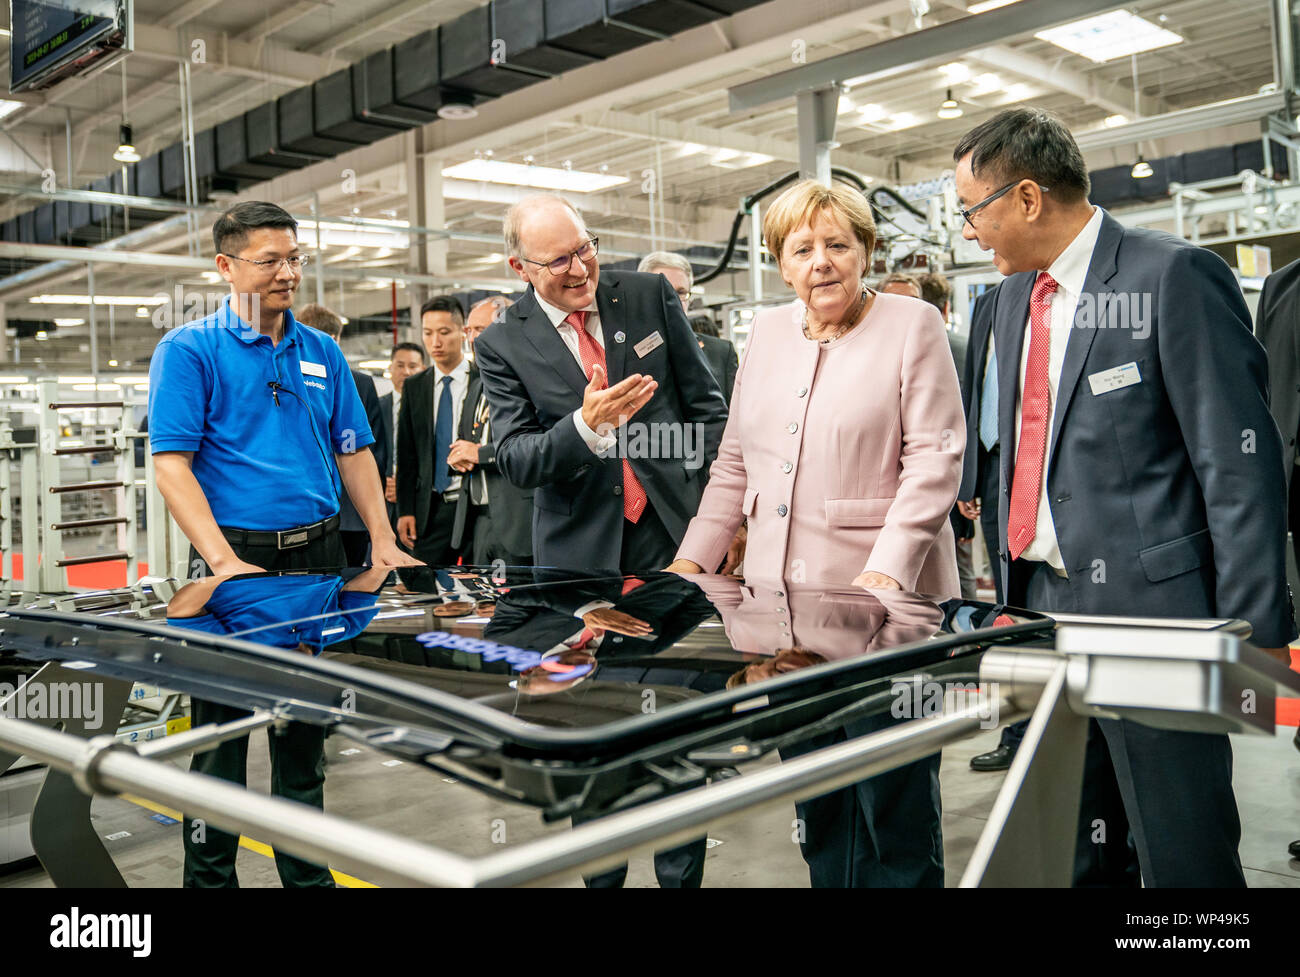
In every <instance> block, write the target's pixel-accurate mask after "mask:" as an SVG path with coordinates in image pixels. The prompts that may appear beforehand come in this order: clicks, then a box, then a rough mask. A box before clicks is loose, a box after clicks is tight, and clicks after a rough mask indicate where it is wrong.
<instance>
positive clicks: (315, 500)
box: [149, 300, 375, 530]
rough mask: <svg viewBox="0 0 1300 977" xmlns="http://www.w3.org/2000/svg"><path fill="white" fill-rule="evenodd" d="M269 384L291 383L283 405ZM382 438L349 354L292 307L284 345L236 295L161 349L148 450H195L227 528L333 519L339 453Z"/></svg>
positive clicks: (153, 376)
mask: <svg viewBox="0 0 1300 977" xmlns="http://www.w3.org/2000/svg"><path fill="white" fill-rule="evenodd" d="M272 382H275V383H278V384H279V385H280V386H281V387H282V388H283V389H281V390H280V391H279V404H278V405H277V404H276V397H275V396H274V395H273V391H272V388H271V386H270V384H271V383H272ZM374 440H375V438H374V435H373V434H372V433H371V431H370V424H369V423H368V422H367V420H366V412H365V409H364V408H363V407H362V406H361V398H360V397H359V396H358V395H357V387H356V383H355V382H354V381H353V379H352V372H351V370H350V369H349V368H348V364H347V361H346V360H345V359H344V357H343V351H342V350H340V349H339V347H338V344H337V343H335V342H334V340H333V339H331V338H330V337H329V336H327V335H325V334H324V333H323V332H320V331H318V330H316V329H312V328H311V327H309V326H304V325H303V324H302V323H300V322H298V321H297V320H295V319H294V317H293V314H292V313H290V312H285V314H284V337H283V338H282V339H281V340H280V343H279V345H272V343H271V339H270V337H269V336H263V335H262V334H260V333H259V332H257V331H256V330H255V329H253V328H252V327H251V326H249V325H248V324H247V323H246V322H244V321H243V320H242V319H241V318H240V317H239V315H238V313H236V312H235V311H233V310H232V309H231V308H230V302H229V300H227V301H225V302H223V303H222V305H221V308H220V309H218V310H217V311H216V312H214V313H213V314H212V315H210V316H208V317H207V318H205V319H200V320H198V321H197V322H190V323H187V324H185V325H183V326H180V327H178V328H176V329H173V330H172V331H171V332H169V333H167V335H165V336H163V338H162V341H161V342H159V343H158V346H157V348H156V349H155V350H154V353H153V359H152V361H151V362H150V364H149V444H150V450H151V451H152V452H153V453H154V454H157V453H158V452H160V451H192V452H194V461H193V471H194V477H195V478H196V479H197V480H198V483H199V487H200V488H202V489H203V494H204V495H205V496H206V497H207V500H208V505H209V506H211V507H212V514H213V516H215V517H216V520H217V525H219V526H228V527H233V528H237V529H262V530H280V529H292V528H294V527H296V526H307V525H310V524H311V523H314V522H319V521H320V520H322V519H326V518H328V517H330V516H332V515H334V514H335V513H336V512H338V511H339V500H340V498H341V495H342V492H343V485H342V480H341V479H340V478H339V471H338V465H337V464H336V462H335V460H334V454H335V453H336V452H337V453H339V454H348V453H351V452H354V451H357V450H359V449H361V448H364V447H367V446H368V445H371V444H373V443H374Z"/></svg>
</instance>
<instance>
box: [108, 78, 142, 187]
mask: <svg viewBox="0 0 1300 977" xmlns="http://www.w3.org/2000/svg"><path fill="white" fill-rule="evenodd" d="M113 159H115V160H117V161H118V162H119V163H138V162H140V154H139V153H137V152H136V151H135V140H134V139H133V138H132V136H131V123H129V122H127V121H126V61H123V62H122V126H121V128H119V129H118V131H117V151H116V152H114V153H113Z"/></svg>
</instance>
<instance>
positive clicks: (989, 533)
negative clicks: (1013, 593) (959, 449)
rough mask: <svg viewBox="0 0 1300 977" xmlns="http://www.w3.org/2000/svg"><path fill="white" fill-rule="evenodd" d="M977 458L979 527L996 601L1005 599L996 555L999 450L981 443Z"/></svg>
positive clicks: (1000, 601) (1000, 489)
mask: <svg viewBox="0 0 1300 977" xmlns="http://www.w3.org/2000/svg"><path fill="white" fill-rule="evenodd" d="M975 455H976V457H977V458H978V459H979V473H978V476H979V477H978V478H977V480H976V485H977V487H978V488H979V493H980V528H981V529H982V530H984V548H985V549H986V550H987V551H988V554H989V570H990V572H991V573H992V574H993V589H994V590H995V591H996V592H997V595H998V603H999V604H1001V603H1003V601H1004V600H1005V598H1004V597H1003V595H1002V564H1001V562H1000V560H999V557H998V493H999V492H1001V491H1002V487H1001V483H1000V481H999V479H1000V475H999V472H998V468H999V465H1000V464H1001V461H1000V458H1001V452H1000V451H999V450H998V446H997V445H996V444H995V445H994V446H993V450H992V451H985V450H984V446H983V445H982V444H981V445H980V446H979V447H978V448H976V449H975Z"/></svg>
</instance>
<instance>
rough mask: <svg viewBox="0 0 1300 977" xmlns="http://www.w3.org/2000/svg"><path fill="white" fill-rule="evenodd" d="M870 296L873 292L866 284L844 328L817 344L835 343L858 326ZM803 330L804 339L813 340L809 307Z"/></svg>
mask: <svg viewBox="0 0 1300 977" xmlns="http://www.w3.org/2000/svg"><path fill="white" fill-rule="evenodd" d="M870 294H871V290H870V289H869V288H867V286H866V285H865V284H864V285H863V286H862V294H861V295H860V296H859V297H858V303H857V305H855V306H854V307H853V313H852V314H851V315H850V316H849V317H848V319H847V320H845V322H844V324H843V325H842V326H840V327H839V328H838V329H836V330H835V332H834V334H833V335H830V336H826V337H824V338H822V339H818V340H817V342H818V343H820V344H821V345H823V346H825V345H826V344H827V343H833V342H835V340H837V339H839V338H840V337H841V336H843V335H844V334H845V333H846V332H848V331H849V330H850V329H852V328H853V327H854V326H856V325H857V324H858V318H859V317H860V316H861V315H862V310H863V308H864V307H865V306H866V304H867V297H868V296H869V295H870ZM801 328H802V329H803V336H804V339H812V338H813V337H812V335H811V334H809V332H808V306H806V305H805V306H804V308H803V323H802V325H801Z"/></svg>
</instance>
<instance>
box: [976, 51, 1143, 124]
mask: <svg viewBox="0 0 1300 977" xmlns="http://www.w3.org/2000/svg"><path fill="white" fill-rule="evenodd" d="M962 57H963V58H966V59H969V60H971V61H977V62H979V63H980V64H983V65H985V66H987V67H989V68H994V69H1001V70H1003V71H1009V72H1010V73H1011V74H1013V75H1018V76H1019V77H1021V78H1023V79H1025V80H1026V81H1030V82H1034V83H1035V84H1038V85H1046V86H1047V87H1048V88H1054V89H1056V90H1057V91H1058V92H1062V93H1064V94H1066V95H1072V96H1074V97H1075V98H1078V99H1081V100H1082V101H1085V102H1087V103H1088V104H1090V105H1095V106H1097V107H1098V108H1102V109H1105V110H1106V111H1107V112H1110V113H1111V114H1112V115H1124V116H1129V117H1132V116H1133V114H1134V108H1133V103H1132V101H1127V102H1121V101H1118V100H1116V99H1114V98H1112V97H1110V95H1108V94H1106V92H1105V91H1104V90H1103V88H1102V86H1101V85H1099V84H1098V83H1097V80H1096V79H1095V78H1092V77H1089V76H1088V75H1085V74H1083V73H1081V72H1078V71H1074V70H1072V69H1070V68H1067V67H1064V66H1062V65H1061V64H1059V63H1058V64H1053V63H1052V62H1050V61H1045V60H1044V59H1042V58H1036V57H1034V56H1033V55H1031V54H1025V53H1023V52H1021V51H1017V50H1015V49H1013V48H1010V47H1007V45H1005V44H995V45H993V46H992V47H986V48H977V49H976V50H974V51H969V52H967V53H966V54H965V55H963V56H962ZM953 87H954V88H955V87H957V86H955V85H954V86H953ZM1115 87H1118V86H1115ZM1141 104H1142V111H1141V114H1142V115H1156V114H1159V113H1162V112H1167V111H1169V105H1168V104H1167V103H1166V102H1165V101H1164V99H1161V98H1148V97H1145V96H1144V97H1142V99H1141Z"/></svg>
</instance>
